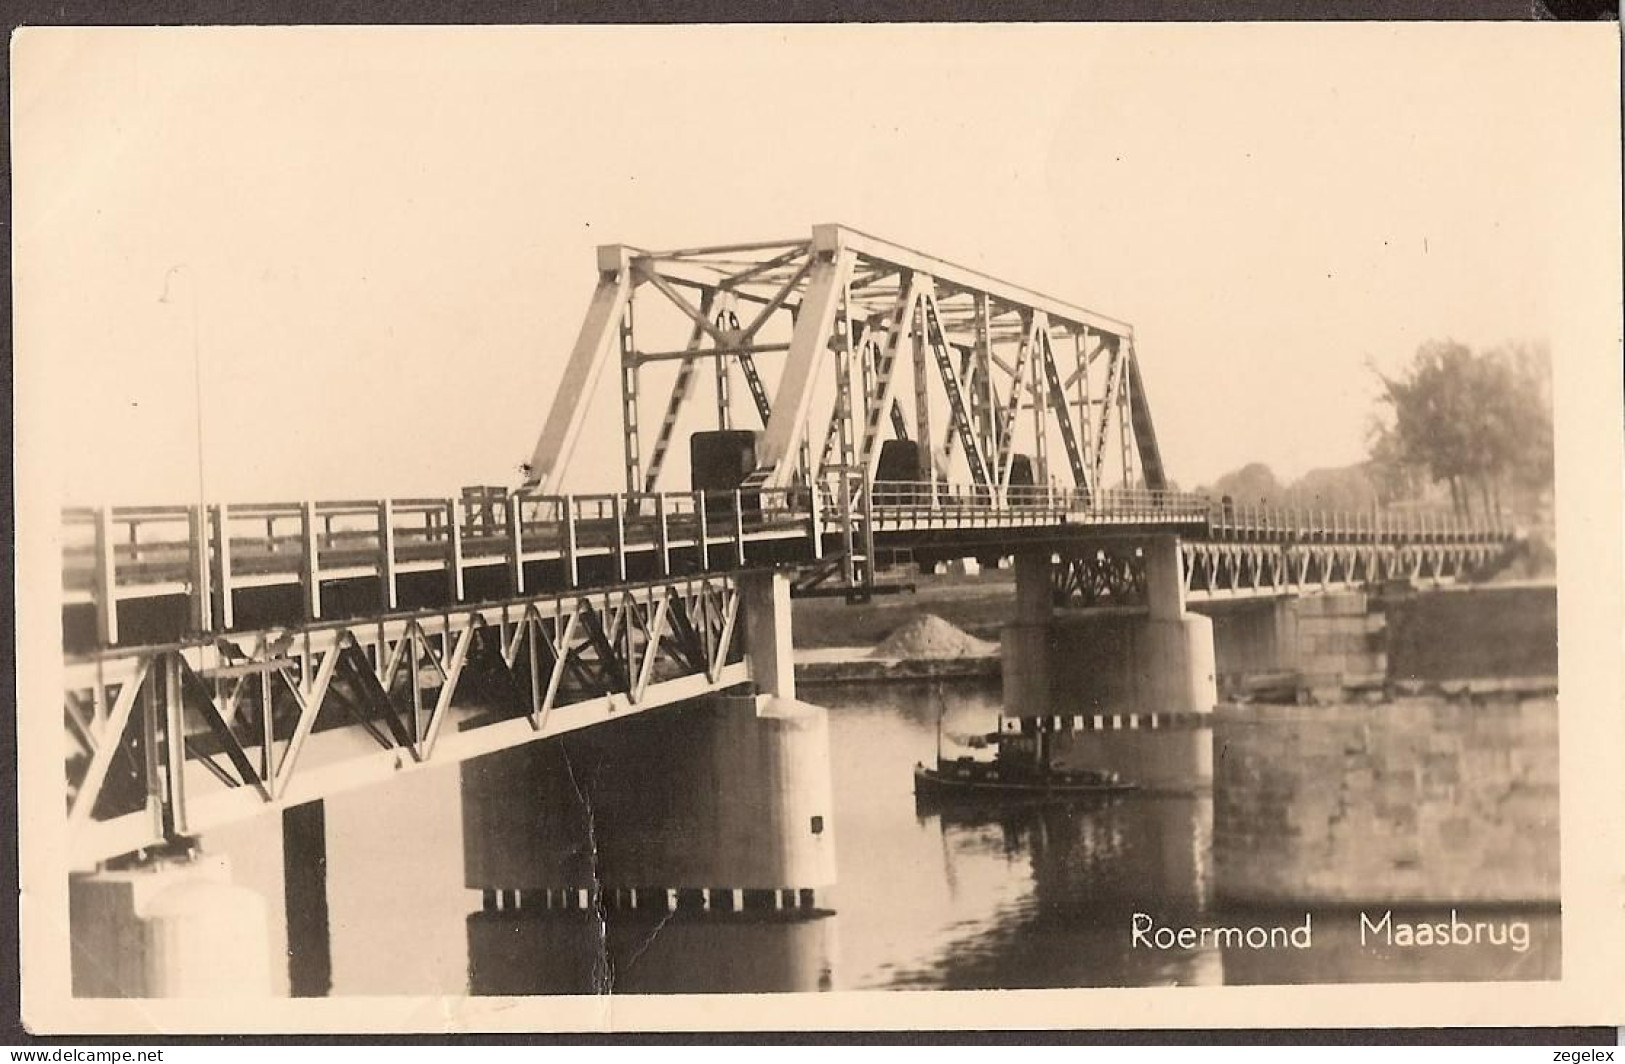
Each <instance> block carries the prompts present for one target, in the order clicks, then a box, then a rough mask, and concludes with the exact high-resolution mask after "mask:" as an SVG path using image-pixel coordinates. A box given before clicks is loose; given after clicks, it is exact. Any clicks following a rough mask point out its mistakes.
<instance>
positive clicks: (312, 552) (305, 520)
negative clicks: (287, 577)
mask: <svg viewBox="0 0 1625 1064" xmlns="http://www.w3.org/2000/svg"><path fill="white" fill-rule="evenodd" d="M299 542H300V545H301V546H302V548H303V555H302V556H301V557H300V559H299V583H300V585H301V591H302V593H303V594H302V601H303V603H304V608H305V619H306V620H307V621H314V620H319V619H321V616H322V559H321V532H320V529H319V528H317V526H316V504H315V503H314V502H312V501H310V500H308V499H307V500H306V501H304V502H302V503H300V504H299Z"/></svg>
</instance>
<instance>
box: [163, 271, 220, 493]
mask: <svg viewBox="0 0 1625 1064" xmlns="http://www.w3.org/2000/svg"><path fill="white" fill-rule="evenodd" d="M183 270H184V271H185V272H186V275H187V277H188V278H190V280H191V282H192V283H191V286H190V290H191V295H192V298H191V304H192V401H193V404H194V406H195V408H196V411H197V505H198V515H199V519H200V520H201V519H203V515H204V514H206V513H207V512H208V510H207V507H208V498H207V494H206V492H205V490H204V485H203V345H202V342H201V340H200V337H199V332H198V292H197V274H196V273H194V272H193V270H192V267H191V266H189V265H187V264H186V263H184V262H181V263H177V264H175V265H174V266H171V267H170V268H169V271H168V272H167V273H165V274H164V291H163V294H162V295H160V296H159V297H158V302H160V303H166V304H167V303H171V302H173V300H172V299H171V298H170V291H169V284H170V282H171V281H172V280H174V278H175V275H176V274H178V273H180V272H182V271H183Z"/></svg>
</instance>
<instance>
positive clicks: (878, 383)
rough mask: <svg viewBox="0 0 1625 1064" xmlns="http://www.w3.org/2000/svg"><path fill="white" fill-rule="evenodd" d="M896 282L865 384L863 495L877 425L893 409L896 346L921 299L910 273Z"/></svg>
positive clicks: (876, 451)
mask: <svg viewBox="0 0 1625 1064" xmlns="http://www.w3.org/2000/svg"><path fill="white" fill-rule="evenodd" d="M899 281H900V284H899V287H898V294H899V297H900V298H899V300H898V302H897V303H896V304H895V305H894V306H893V307H892V310H891V314H890V316H889V320H888V322H887V326H886V339H885V346H884V347H883V348H882V350H881V351H880V357H879V360H878V362H877V363H876V364H875V366H874V370H873V376H874V380H873V383H872V384H868V385H866V388H865V393H866V394H865V396H864V403H865V408H864V416H863V445H862V448H861V450H860V452H859V464H860V465H861V466H862V472H863V489H864V494H865V495H867V494H869V488H870V486H871V485H872V484H874V481H875V474H876V472H877V471H878V470H879V466H880V426H881V423H882V421H883V419H884V418H885V417H886V414H887V412H888V411H890V410H891V409H892V405H893V400H894V398H895V397H896V390H897V358H898V355H899V354H901V352H900V351H899V347H900V346H901V345H902V344H903V342H904V339H905V337H906V335H907V333H908V325H909V319H910V318H912V317H913V313H914V306H915V304H917V303H918V302H919V299H920V282H919V279H918V278H917V277H916V276H915V275H914V274H913V273H911V272H909V271H906V270H905V271H903V273H902V274H901V275H900V277H899ZM893 427H894V428H895V427H896V426H895V425H894V426H893ZM905 438H906V437H905Z"/></svg>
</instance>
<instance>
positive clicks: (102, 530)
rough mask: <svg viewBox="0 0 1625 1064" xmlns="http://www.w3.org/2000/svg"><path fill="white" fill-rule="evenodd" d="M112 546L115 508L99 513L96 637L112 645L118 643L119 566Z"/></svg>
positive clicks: (97, 531) (107, 507)
mask: <svg viewBox="0 0 1625 1064" xmlns="http://www.w3.org/2000/svg"><path fill="white" fill-rule="evenodd" d="M114 550H115V547H114V544H113V508H112V507H110V506H103V507H102V508H101V509H99V510H97V511H96V583H95V587H94V588H93V591H94V593H95V596H96V635H97V636H98V637H99V638H100V639H101V641H102V642H103V643H105V644H106V645H108V646H112V645H113V644H114V643H117V642H118V565H117V558H116V555H115V554H114Z"/></svg>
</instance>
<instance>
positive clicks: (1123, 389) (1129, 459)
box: [1117, 348, 1134, 488]
mask: <svg viewBox="0 0 1625 1064" xmlns="http://www.w3.org/2000/svg"><path fill="white" fill-rule="evenodd" d="M1132 351H1133V349H1132V348H1130V349H1129V350H1128V351H1125V352H1124V354H1123V356H1122V357H1123V358H1124V359H1125V360H1128V359H1131V358H1132V357H1133V355H1132ZM1124 368H1125V369H1126V368H1127V367H1126V366H1125V367H1124ZM1119 378H1120V379H1119V382H1118V387H1117V443H1118V446H1119V447H1120V448H1121V449H1122V452H1123V487H1125V488H1133V487H1134V458H1133V451H1132V450H1131V449H1130V448H1129V412H1128V392H1129V375H1128V374H1127V373H1125V372H1121V371H1120V372H1119Z"/></svg>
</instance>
